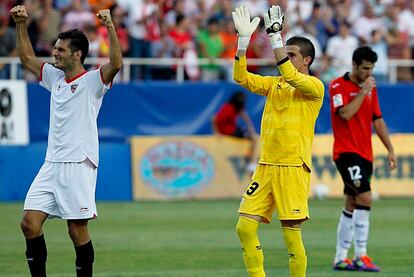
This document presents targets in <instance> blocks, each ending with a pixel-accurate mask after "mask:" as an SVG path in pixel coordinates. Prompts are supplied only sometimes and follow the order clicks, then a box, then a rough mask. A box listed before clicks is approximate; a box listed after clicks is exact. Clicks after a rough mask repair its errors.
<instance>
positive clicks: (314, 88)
mask: <svg viewBox="0 0 414 277" xmlns="http://www.w3.org/2000/svg"><path fill="white" fill-rule="evenodd" d="M278 68H279V71H280V74H281V75H282V77H283V78H284V79H285V81H286V82H287V83H288V84H289V85H291V86H292V87H294V88H296V89H298V90H299V91H301V92H302V93H303V94H304V95H306V96H308V97H312V98H316V99H318V100H320V101H322V99H323V96H324V91H325V87H324V85H323V83H322V81H321V80H319V79H318V78H316V77H314V76H310V75H307V74H303V73H300V72H299V71H298V70H297V69H296V68H295V67H294V66H293V64H292V62H291V61H290V60H289V58H286V60H282V61H281V62H279V63H278Z"/></svg>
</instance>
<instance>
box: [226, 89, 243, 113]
mask: <svg viewBox="0 0 414 277" xmlns="http://www.w3.org/2000/svg"><path fill="white" fill-rule="evenodd" d="M227 103H230V104H232V105H233V106H234V107H235V108H236V111H237V112H240V111H241V110H243V109H244V108H245V106H246V94H244V93H243V92H241V91H237V92H235V93H233V94H232V96H231V97H230V99H229V101H227Z"/></svg>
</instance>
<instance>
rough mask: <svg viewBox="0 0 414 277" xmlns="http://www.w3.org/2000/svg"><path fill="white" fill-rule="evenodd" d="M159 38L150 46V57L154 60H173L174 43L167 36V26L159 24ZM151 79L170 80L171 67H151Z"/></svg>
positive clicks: (172, 71)
mask: <svg viewBox="0 0 414 277" xmlns="http://www.w3.org/2000/svg"><path fill="white" fill-rule="evenodd" d="M160 27H161V37H160V39H159V40H157V41H155V42H154V43H153V44H152V56H153V57H154V58H174V50H175V49H174V41H173V39H172V37H170V36H169V35H168V32H167V29H168V27H167V25H166V24H161V26H160ZM151 75H152V79H154V80H172V79H173V77H174V75H175V74H174V70H173V68H172V66H171V65H154V66H153V67H152V72H151Z"/></svg>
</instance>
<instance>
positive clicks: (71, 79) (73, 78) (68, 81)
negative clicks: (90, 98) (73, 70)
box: [65, 70, 87, 84]
mask: <svg viewBox="0 0 414 277" xmlns="http://www.w3.org/2000/svg"><path fill="white" fill-rule="evenodd" d="M86 72H87V71H86V70H84V71H83V72H81V73H79V74H78V75H76V76H75V77H72V78H70V79H66V78H65V81H66V83H67V84H69V83H71V82H73V81H75V80H76V79H78V78H79V77H81V76H82V75H84V74H85V73H86Z"/></svg>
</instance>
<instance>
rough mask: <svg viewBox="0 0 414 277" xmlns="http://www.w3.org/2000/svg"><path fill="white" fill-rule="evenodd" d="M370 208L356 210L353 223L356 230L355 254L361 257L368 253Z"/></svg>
mask: <svg viewBox="0 0 414 277" xmlns="http://www.w3.org/2000/svg"><path fill="white" fill-rule="evenodd" d="M369 212H370V211H369V210H360V209H355V210H354V216H353V217H352V219H353V221H352V222H353V224H354V230H355V256H356V257H361V256H365V255H366V254H367V243H368V231H369Z"/></svg>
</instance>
